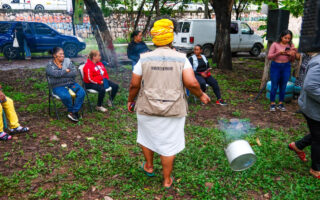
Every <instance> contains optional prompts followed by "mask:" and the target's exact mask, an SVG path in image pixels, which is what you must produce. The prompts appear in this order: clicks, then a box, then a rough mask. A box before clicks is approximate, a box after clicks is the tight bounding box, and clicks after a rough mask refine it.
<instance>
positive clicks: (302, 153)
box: [288, 143, 308, 162]
mask: <svg viewBox="0 0 320 200" xmlns="http://www.w3.org/2000/svg"><path fill="white" fill-rule="evenodd" d="M288 148H289V149H290V150H291V151H294V152H295V153H296V154H297V155H298V157H299V158H300V160H302V161H303V162H308V160H307V159H306V154H305V153H304V152H303V151H301V152H297V151H295V150H294V148H293V146H292V145H291V143H290V144H289V145H288Z"/></svg>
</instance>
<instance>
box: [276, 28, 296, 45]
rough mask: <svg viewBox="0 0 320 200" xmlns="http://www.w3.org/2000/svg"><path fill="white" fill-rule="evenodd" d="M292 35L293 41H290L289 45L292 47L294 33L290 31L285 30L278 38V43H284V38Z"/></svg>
mask: <svg viewBox="0 0 320 200" xmlns="http://www.w3.org/2000/svg"><path fill="white" fill-rule="evenodd" d="M288 34H289V35H290V36H291V40H290V41H289V44H290V45H292V36H293V35H292V32H291V31H290V30H284V31H282V32H281V33H280V35H279V38H278V41H277V42H281V41H282V38H283V37H284V36H285V35H288Z"/></svg>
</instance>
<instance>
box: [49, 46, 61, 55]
mask: <svg viewBox="0 0 320 200" xmlns="http://www.w3.org/2000/svg"><path fill="white" fill-rule="evenodd" d="M61 50H63V49H62V48H61V47H54V48H53V49H52V51H51V52H52V55H56V54H57V53H58V52H59V51H61Z"/></svg>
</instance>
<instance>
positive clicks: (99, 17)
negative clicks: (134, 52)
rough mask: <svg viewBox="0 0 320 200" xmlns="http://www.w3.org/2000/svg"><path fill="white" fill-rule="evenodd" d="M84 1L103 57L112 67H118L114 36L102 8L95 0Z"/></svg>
mask: <svg viewBox="0 0 320 200" xmlns="http://www.w3.org/2000/svg"><path fill="white" fill-rule="evenodd" d="M84 3H85V5H86V9H87V13H88V15H89V18H90V23H91V25H92V28H93V31H94V36H95V38H96V40H97V43H98V47H99V50H100V53H101V57H102V59H104V60H107V61H108V63H109V64H110V66H111V67H118V59H117V55H116V52H115V49H114V46H113V43H112V36H111V34H110V31H109V29H108V27H107V24H106V22H105V21H104V17H103V14H102V12H101V9H100V8H99V6H98V4H97V2H96V1H95V0H84Z"/></svg>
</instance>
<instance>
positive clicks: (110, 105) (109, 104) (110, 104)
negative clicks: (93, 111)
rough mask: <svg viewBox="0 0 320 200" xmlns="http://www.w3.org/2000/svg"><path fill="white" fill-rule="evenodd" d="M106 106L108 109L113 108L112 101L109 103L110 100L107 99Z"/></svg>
mask: <svg viewBox="0 0 320 200" xmlns="http://www.w3.org/2000/svg"><path fill="white" fill-rule="evenodd" d="M107 105H108V106H109V107H112V106H113V105H112V101H111V100H110V99H108V101H107Z"/></svg>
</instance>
